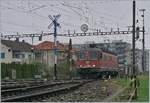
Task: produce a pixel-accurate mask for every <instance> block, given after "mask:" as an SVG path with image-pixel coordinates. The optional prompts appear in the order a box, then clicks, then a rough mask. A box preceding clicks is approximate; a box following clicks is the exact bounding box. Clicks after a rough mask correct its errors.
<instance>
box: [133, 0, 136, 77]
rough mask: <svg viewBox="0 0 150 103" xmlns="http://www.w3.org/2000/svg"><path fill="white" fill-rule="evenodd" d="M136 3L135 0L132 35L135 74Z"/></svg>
mask: <svg viewBox="0 0 150 103" xmlns="http://www.w3.org/2000/svg"><path fill="white" fill-rule="evenodd" d="M135 10H136V4H135V1H133V31H132V33H133V35H132V56H133V60H132V61H133V64H132V65H133V68H132V69H133V75H135V74H136V72H135V20H136V17H135V13H136V11H135Z"/></svg>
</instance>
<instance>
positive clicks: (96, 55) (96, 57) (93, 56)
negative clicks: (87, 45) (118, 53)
mask: <svg viewBox="0 0 150 103" xmlns="http://www.w3.org/2000/svg"><path fill="white" fill-rule="evenodd" d="M90 59H93V60H96V59H98V52H97V51H91V52H90Z"/></svg>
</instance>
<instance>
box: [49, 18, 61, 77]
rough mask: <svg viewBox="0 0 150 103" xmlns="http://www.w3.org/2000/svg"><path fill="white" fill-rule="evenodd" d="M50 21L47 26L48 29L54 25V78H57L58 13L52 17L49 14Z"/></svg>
mask: <svg viewBox="0 0 150 103" xmlns="http://www.w3.org/2000/svg"><path fill="white" fill-rule="evenodd" d="M48 17H49V18H50V19H51V20H52V23H51V24H50V25H49V26H48V28H49V29H50V28H51V26H52V25H54V78H53V79H54V80H57V27H60V24H59V23H57V19H58V18H59V17H60V15H54V16H53V17H54V18H53V17H52V16H51V15H49V16H48Z"/></svg>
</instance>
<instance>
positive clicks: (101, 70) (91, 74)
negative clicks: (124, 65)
mask: <svg viewBox="0 0 150 103" xmlns="http://www.w3.org/2000/svg"><path fill="white" fill-rule="evenodd" d="M77 54H78V59H77V61H76V63H75V64H76V69H77V71H78V73H79V74H80V76H81V77H82V78H98V77H103V76H105V77H108V76H109V75H110V76H116V75H117V74H118V60H117V56H116V55H115V54H112V53H109V52H104V51H102V50H101V49H98V48H85V49H81V50H80V51H79V52H78V53H77Z"/></svg>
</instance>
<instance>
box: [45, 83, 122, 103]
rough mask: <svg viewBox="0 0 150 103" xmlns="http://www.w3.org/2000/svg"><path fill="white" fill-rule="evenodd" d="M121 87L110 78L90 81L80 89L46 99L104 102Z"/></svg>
mask: <svg viewBox="0 0 150 103" xmlns="http://www.w3.org/2000/svg"><path fill="white" fill-rule="evenodd" d="M119 89H121V86H119V85H118V84H116V83H114V82H112V80H111V81H109V80H105V81H103V80H97V81H93V82H89V83H87V84H85V85H83V86H81V87H80V88H79V89H77V90H75V91H73V92H69V93H66V94H63V95H57V96H53V97H50V98H49V99H47V100H45V101H48V102H60V101H62V102H102V101H104V100H105V99H107V98H108V97H109V96H111V95H113V93H115V92H117V91H118V90H119Z"/></svg>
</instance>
